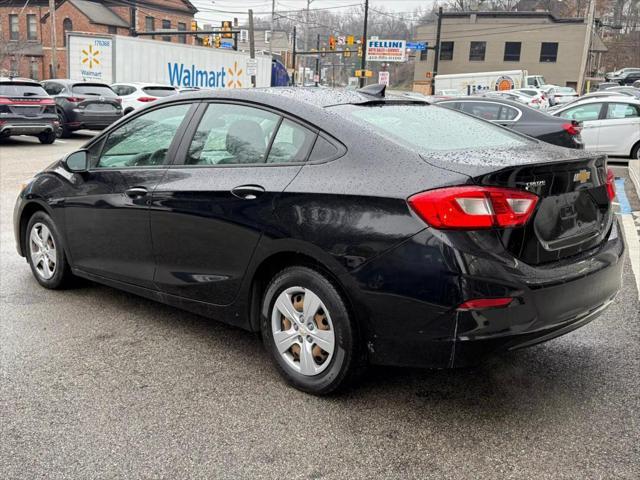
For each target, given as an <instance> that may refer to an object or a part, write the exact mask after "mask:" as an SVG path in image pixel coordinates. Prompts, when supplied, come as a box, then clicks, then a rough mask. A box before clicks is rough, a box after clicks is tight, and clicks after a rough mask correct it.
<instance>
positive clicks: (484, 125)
mask: <svg viewBox="0 0 640 480" xmlns="http://www.w3.org/2000/svg"><path fill="white" fill-rule="evenodd" d="M332 109H333V110H335V111H338V112H340V114H342V115H344V116H346V117H348V118H351V119H352V120H355V121H356V122H357V123H360V124H362V123H364V124H367V125H368V126H370V127H372V128H373V129H374V130H376V131H377V132H378V133H380V134H382V135H383V136H385V137H388V138H390V139H391V140H394V141H397V142H399V143H402V144H409V145H412V146H414V147H416V148H417V149H418V150H421V151H433V150H438V151H446V150H463V149H483V148H498V147H515V146H521V145H526V144H528V143H529V142H531V141H530V140H527V139H525V138H524V137H522V136H520V135H517V134H515V133H512V132H510V131H508V130H506V129H504V128H501V127H497V126H495V125H493V124H492V123H489V122H485V121H482V120H478V119H475V118H473V117H470V116H468V115H464V114H462V113H459V112H456V111H454V110H449V109H447V108H442V107H436V106H433V105H389V104H387V105H376V106H357V105H339V106H336V107H332Z"/></svg>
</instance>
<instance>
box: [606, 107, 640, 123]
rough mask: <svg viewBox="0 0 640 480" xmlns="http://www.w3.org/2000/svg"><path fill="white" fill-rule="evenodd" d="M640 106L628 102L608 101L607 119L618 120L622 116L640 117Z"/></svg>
mask: <svg viewBox="0 0 640 480" xmlns="http://www.w3.org/2000/svg"><path fill="white" fill-rule="evenodd" d="M639 110H640V107H637V106H635V105H631V104H628V103H610V104H608V105H607V117H606V118H607V119H608V120H619V119H622V118H638V117H640V112H639Z"/></svg>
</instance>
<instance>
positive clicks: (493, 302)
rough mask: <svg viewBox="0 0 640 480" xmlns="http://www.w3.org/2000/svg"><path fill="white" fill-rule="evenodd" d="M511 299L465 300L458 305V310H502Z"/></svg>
mask: <svg viewBox="0 0 640 480" xmlns="http://www.w3.org/2000/svg"><path fill="white" fill-rule="evenodd" d="M512 301H513V298H511V297H503V298H475V299H473V300H467V301H466V302H464V303H461V304H460V305H458V308H457V309H458V310H463V311H466V310H484V309H487V308H504V307H508V306H509V305H510V304H511V302H512Z"/></svg>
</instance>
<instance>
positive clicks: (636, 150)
mask: <svg viewBox="0 0 640 480" xmlns="http://www.w3.org/2000/svg"><path fill="white" fill-rule="evenodd" d="M631 158H633V159H635V160H640V142H638V143H636V144H635V145H634V146H633V148H632V149H631Z"/></svg>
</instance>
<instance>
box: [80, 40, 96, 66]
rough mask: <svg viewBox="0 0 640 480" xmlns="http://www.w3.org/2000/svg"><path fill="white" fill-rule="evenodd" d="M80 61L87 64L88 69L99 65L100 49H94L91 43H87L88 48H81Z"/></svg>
mask: <svg viewBox="0 0 640 480" xmlns="http://www.w3.org/2000/svg"><path fill="white" fill-rule="evenodd" d="M82 55H83V56H82V63H83V64H87V63H88V64H89V69H92V68H93V66H94V65H100V59H99V58H98V57H99V56H100V50H94V49H93V45H89V48H88V49H86V50H85V49H82Z"/></svg>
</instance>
